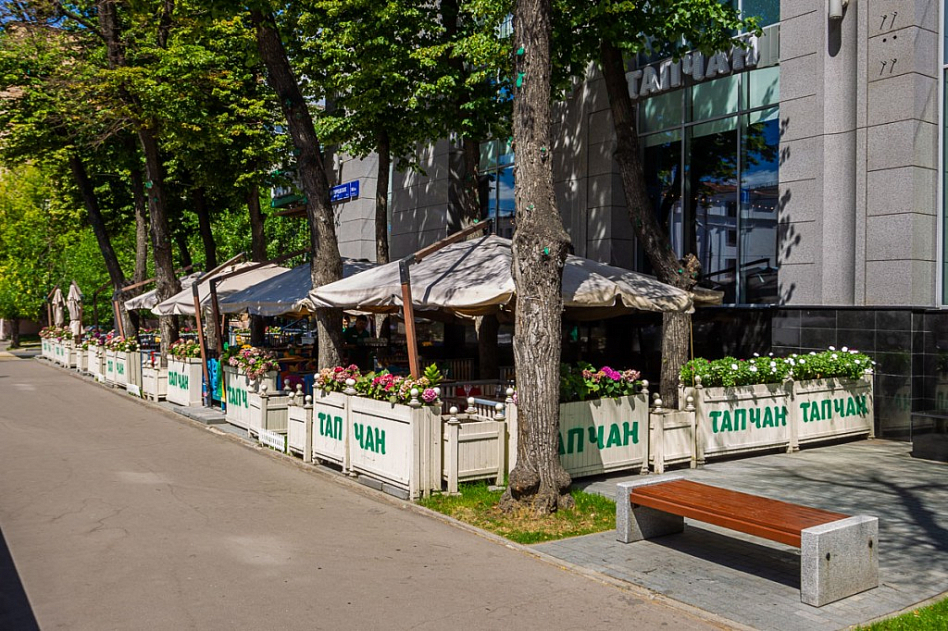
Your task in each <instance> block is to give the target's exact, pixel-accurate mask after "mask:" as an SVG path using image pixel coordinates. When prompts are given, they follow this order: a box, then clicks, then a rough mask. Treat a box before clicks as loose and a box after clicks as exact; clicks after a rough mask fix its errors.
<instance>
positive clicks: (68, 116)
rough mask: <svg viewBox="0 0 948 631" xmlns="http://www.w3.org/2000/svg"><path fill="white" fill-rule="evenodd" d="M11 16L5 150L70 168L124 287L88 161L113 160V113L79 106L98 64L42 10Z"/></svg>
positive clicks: (2, 62) (14, 158)
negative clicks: (110, 125) (110, 126)
mask: <svg viewBox="0 0 948 631" xmlns="http://www.w3.org/2000/svg"><path fill="white" fill-rule="evenodd" d="M7 17H8V18H9V19H10V21H8V22H7V23H6V24H5V25H4V29H3V33H2V40H0V41H2V49H0V69H2V86H0V87H2V89H3V91H4V96H5V98H4V103H5V107H4V108H3V111H2V113H0V123H2V125H3V127H4V129H5V130H6V131H7V133H6V135H5V137H4V138H3V140H2V147H0V149H2V154H3V157H4V159H5V160H6V161H7V162H22V161H25V160H30V159H35V160H37V161H42V162H45V163H46V164H55V163H59V164H60V166H63V165H65V166H66V167H67V168H68V170H69V172H70V173H71V174H72V178H73V180H74V182H75V185H76V187H77V189H78V192H79V195H80V199H81V200H82V201H83V204H84V206H85V208H86V211H87V219H88V222H89V225H90V226H91V227H92V229H93V233H94V234H95V236H96V239H97V240H98V242H99V247H100V251H101V254H102V257H103V260H104V263H105V266H106V269H107V270H108V273H109V278H110V280H111V283H112V287H113V290H114V291H115V292H116V293H119V294H121V291H122V288H123V287H124V285H125V274H124V273H123V270H122V267H121V265H120V264H119V260H118V257H117V255H116V253H115V250H114V248H113V246H112V240H111V235H110V233H109V229H108V227H107V218H106V216H105V214H104V213H103V209H102V208H101V204H100V200H99V195H98V193H97V192H96V186H97V184H96V182H95V181H94V178H91V177H90V176H89V173H88V168H87V164H88V163H89V162H90V161H93V160H94V161H96V162H102V161H104V162H105V163H106V164H110V165H115V164H116V161H115V157H114V149H115V146H116V144H119V143H117V139H116V137H115V136H112V135H111V134H110V133H109V132H107V131H104V130H106V129H108V117H107V116H104V115H103V113H102V112H101V111H99V110H95V109H93V110H92V111H91V112H90V114H89V115H88V116H87V117H82V116H79V115H78V114H77V112H80V111H82V109H83V107H84V106H85V105H86V104H87V100H86V98H85V97H87V96H88V92H87V91H86V89H85V85H86V83H87V82H88V81H89V79H90V76H91V75H92V74H93V73H94V67H93V65H92V64H91V63H90V59H89V58H88V57H87V55H86V54H85V52H86V51H85V50H84V49H83V47H82V46H81V44H80V43H79V42H78V41H77V40H76V38H74V37H72V36H70V34H68V33H65V32H63V31H62V30H61V29H57V28H51V27H49V26H48V25H47V24H45V23H44V22H43V20H44V19H45V14H44V13H43V12H42V10H36V9H34V10H33V11H26V10H24V11H20V12H15V13H13V14H11V15H9V16H7ZM122 313H123V314H125V311H124V309H122ZM123 317H124V320H125V326H126V328H129V327H131V326H132V323H131V321H130V320H129V319H128V318H127V314H125V315H123Z"/></svg>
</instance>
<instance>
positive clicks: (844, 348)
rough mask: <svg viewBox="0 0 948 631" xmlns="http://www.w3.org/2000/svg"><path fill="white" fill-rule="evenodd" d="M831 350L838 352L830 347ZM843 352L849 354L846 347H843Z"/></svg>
mask: <svg viewBox="0 0 948 631" xmlns="http://www.w3.org/2000/svg"><path fill="white" fill-rule="evenodd" d="M830 348H831V349H832V350H834V351H835V350H836V349H835V348H833V347H832V346H830ZM843 352H844V353H846V352H849V349H848V348H846V347H845V346H844V347H843Z"/></svg>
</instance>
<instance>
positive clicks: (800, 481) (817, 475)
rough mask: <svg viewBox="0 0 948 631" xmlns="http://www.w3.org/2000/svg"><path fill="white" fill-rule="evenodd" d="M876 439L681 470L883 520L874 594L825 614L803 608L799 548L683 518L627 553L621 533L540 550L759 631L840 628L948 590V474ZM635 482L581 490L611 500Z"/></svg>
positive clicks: (602, 482)
mask: <svg viewBox="0 0 948 631" xmlns="http://www.w3.org/2000/svg"><path fill="white" fill-rule="evenodd" d="M910 449H911V445H910V444H908V443H900V442H892V441H882V440H870V441H859V442H854V443H847V444H842V445H833V446H828V447H821V448H815V449H807V450H805V451H801V452H798V453H795V454H775V455H768V456H761V457H756V458H747V459H743V460H733V461H729V462H720V463H713V464H709V465H707V466H705V467H704V468H702V469H696V470H688V469H685V470H683V471H678V472H676V473H683V474H684V475H685V476H686V477H688V478H690V479H694V480H697V481H700V482H705V483H707V484H713V485H715V486H720V487H724V488H728V489H734V490H738V491H744V492H747V493H754V494H758V495H764V496H768V497H773V498H775V499H782V500H786V501H789V502H794V503H798V504H804V505H809V506H815V507H818V508H823V509H827V510H835V511H840V512H843V513H847V514H853V515H856V514H866V515H873V516H876V517H878V518H879V574H880V586H879V587H878V588H877V589H873V590H870V591H868V592H864V593H862V594H857V595H856V596H852V597H850V598H846V599H843V600H841V601H838V602H835V603H831V604H829V605H826V606H824V607H821V608H815V607H811V606H809V605H805V604H803V603H801V602H800V591H799V588H800V579H799V571H800V554H799V550H798V549H796V548H791V547H789V546H784V545H781V544H778V543H774V542H771V541H765V540H762V539H758V538H755V537H752V536H749V535H742V534H740V533H736V532H734V531H730V530H725V529H721V528H717V527H715V526H711V525H708V524H697V523H693V522H690V521H688V520H686V521H687V523H688V526H687V527H686V529H685V532H683V533H681V534H678V535H670V536H666V537H661V538H658V539H654V540H650V541H641V542H637V543H632V544H623V543H619V542H618V541H616V538H615V533H614V532H611V531H610V532H606V533H600V534H597V535H589V536H585V537H576V538H573V539H567V540H564V541H557V542H552V543H546V544H540V545H537V546H534V547H535V549H537V550H539V551H542V552H544V553H546V554H549V555H551V556H553V557H556V558H559V559H562V560H563V561H567V562H569V563H573V564H576V565H579V566H583V567H585V568H588V569H591V570H595V571H598V572H601V573H603V574H606V575H608V576H611V577H613V578H616V579H619V580H623V581H628V582H630V583H634V584H636V585H639V586H642V587H645V588H647V589H649V590H653V591H655V592H658V593H661V594H664V595H665V596H667V597H669V598H672V599H674V600H677V601H680V602H683V603H686V604H688V605H691V606H694V607H698V608H699V609H703V610H705V611H708V612H710V613H713V614H715V615H718V616H721V617H723V618H726V619H728V620H733V621H734V622H737V623H740V624H743V625H747V626H750V627H754V628H756V629H765V630H775V631H777V630H779V631H797V630H799V631H811V630H812V629H842V628H847V627H850V626H853V625H857V624H864V623H866V622H868V621H870V620H873V619H875V618H878V617H880V616H885V615H889V614H892V613H894V612H898V611H901V610H904V609H906V608H909V607H911V606H913V605H915V604H916V603H918V602H921V601H925V600H928V599H930V598H933V597H936V596H938V595H940V594H943V593H944V592H946V591H948V465H945V464H944V463H938V462H931V461H925V460H917V459H914V458H912V457H910V456H909V451H910ZM629 479H634V477H630V476H624V477H619V476H616V477H610V478H608V479H597V480H596V481H591V482H586V483H584V481H583V480H579V481H577V482H578V484H579V486H585V487H586V490H587V491H589V492H593V493H599V494H601V495H605V496H608V497H614V496H615V485H616V483H617V482H620V481H623V480H629Z"/></svg>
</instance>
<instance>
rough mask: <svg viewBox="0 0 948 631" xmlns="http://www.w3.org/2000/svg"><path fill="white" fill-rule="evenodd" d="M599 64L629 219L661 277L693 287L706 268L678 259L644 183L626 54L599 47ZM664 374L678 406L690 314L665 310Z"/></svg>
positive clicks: (665, 396)
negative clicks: (613, 130)
mask: <svg viewBox="0 0 948 631" xmlns="http://www.w3.org/2000/svg"><path fill="white" fill-rule="evenodd" d="M600 66H601V67H602V73H603V76H604V78H605V83H606V92H607V94H608V96H609V107H610V109H611V111H612V122H613V124H614V126H615V132H616V151H615V157H616V162H618V164H619V172H620V174H621V175H622V187H623V189H624V191H625V198H626V204H627V205H628V207H629V220H630V221H631V222H632V227H633V228H634V230H635V236H636V238H637V240H638V243H639V245H640V246H641V247H642V248H643V249H644V250H645V255H646V256H647V257H648V260H649V263H651V265H652V269H653V270H655V275H656V276H657V277H658V279H659V280H660V281H662V282H664V283H668V284H669V285H673V286H675V287H678V288H679V289H684V290H685V291H691V289H692V288H693V287H694V286H695V283H696V282H697V279H698V274H699V272H700V269H701V266H700V264H699V263H698V259H697V258H695V256H694V255H693V254H688V255H687V256H686V257H685V258H684V259H683V260H678V259H677V258H675V252H674V250H672V247H671V241H670V240H669V238H668V234H667V233H666V232H665V230H664V229H663V228H662V225H661V223H660V222H659V220H658V218H657V217H656V216H655V212H654V211H653V210H652V203H651V200H650V199H649V197H648V192H647V190H646V186H645V170H644V169H643V167H642V160H641V152H640V150H639V138H638V131H637V130H636V124H635V120H636V119H635V108H634V107H633V105H632V100H631V99H630V98H629V86H628V83H627V81H626V78H625V62H624V61H623V60H622V52H621V51H620V50H619V49H618V48H616V47H615V46H613V45H612V44H611V43H609V42H606V41H603V42H602V43H601V45H600ZM662 322H663V330H662V378H661V386H660V390H661V395H662V400H663V402H664V404H665V406H666V407H670V408H674V407H676V406H677V404H678V381H679V377H678V375H679V372H680V371H681V367H682V365H684V363H685V362H686V361H688V349H689V331H690V328H691V315H690V314H686V313H675V314H669V313H666V314H665V315H664V316H663V319H662Z"/></svg>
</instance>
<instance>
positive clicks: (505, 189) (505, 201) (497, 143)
mask: <svg viewBox="0 0 948 631" xmlns="http://www.w3.org/2000/svg"><path fill="white" fill-rule="evenodd" d="M480 162H481V163H480V175H479V177H478V193H479V195H480V201H481V216H482V217H483V218H485V219H493V220H494V234H496V235H498V236H500V237H504V238H505V239H512V238H513V231H514V215H515V214H516V213H515V211H516V205H515V203H514V154H513V149H511V147H510V143H508V142H507V141H505V140H493V141H491V142H485V143H483V144H482V145H481V161H480Z"/></svg>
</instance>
